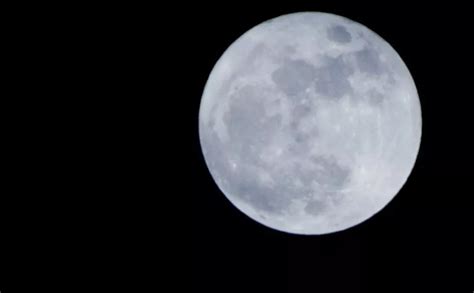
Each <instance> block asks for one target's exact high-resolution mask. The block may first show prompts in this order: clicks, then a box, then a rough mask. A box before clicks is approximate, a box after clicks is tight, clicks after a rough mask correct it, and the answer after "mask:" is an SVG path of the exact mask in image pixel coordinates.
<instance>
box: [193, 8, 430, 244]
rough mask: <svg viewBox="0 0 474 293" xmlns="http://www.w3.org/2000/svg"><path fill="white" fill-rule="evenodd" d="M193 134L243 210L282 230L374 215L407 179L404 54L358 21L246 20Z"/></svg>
mask: <svg viewBox="0 0 474 293" xmlns="http://www.w3.org/2000/svg"><path fill="white" fill-rule="evenodd" d="M199 138H200V143H201V148H202V152H203V155H204V159H205V162H206V164H207V167H208V169H209V171H210V174H211V176H212V178H213V179H214V181H215V182H216V184H217V186H218V187H219V189H220V190H221V191H222V193H223V194H224V195H225V196H226V197H227V198H228V199H229V200H230V202H231V203H232V204H233V205H234V206H235V207H237V208H238V209H239V210H240V211H241V212H243V213H244V214H246V215H247V216H249V217H250V218H252V219H253V220H255V221H257V222H259V223H261V224H263V225H265V226H267V227H270V228H273V229H276V230H279V231H284V232H288V233H295V234H308V235H316V234H326V233H332V232H336V231H341V230H345V229H348V228H350V227H353V226H355V225H357V224H360V223H361V222H363V221H365V220H367V219H369V218H370V217H372V216H373V215H374V214H376V213H377V212H379V211H380V210H382V209H383V207H385V206H386V205H387V204H388V203H389V202H390V201H391V200H392V199H393V198H394V196H395V195H396V194H397V193H398V192H399V191H400V189H401V188H402V186H403V185H404V184H405V182H406V180H407V178H408V176H409V175H410V172H411V170H412V169H413V166H414V163H415V160H416V157H417V154H418V150H419V146H420V140H421V108H420V101H419V98H418V94H417V90H416V87H415V83H414V81H413V79H412V77H411V75H410V72H409V71H408V69H407V67H406V65H405V64H404V62H403V61H402V59H401V58H400V56H399V55H398V54H397V52H396V51H395V50H394V49H393V48H392V47H391V46H390V45H389V44H388V43H387V42H386V41H385V40H383V39H382V38H381V37H380V36H379V35H377V34H376V33H374V32H373V31H371V30H370V29H368V28H367V27H365V26H364V25H362V24H359V23H357V22H354V21H352V20H349V19H347V18H344V17H341V16H337V15H333V14H327V13H318V12H302V13H294V14H288V15H283V16H279V17H276V18H273V19H270V20H268V21H265V22H263V23H261V24H258V25H257V26H255V27H253V28H251V29H250V30H249V31H247V32H246V33H244V34H243V35H242V36H241V37H239V38H238V39H237V40H236V41H235V42H234V43H232V45H231V46H230V47H229V48H228V49H227V50H226V51H225V52H224V53H223V55H222V56H221V57H220V59H219V60H218V61H217V63H216V64H215V66H214V68H213V69H212V72H211V73H210V76H209V79H208V80H207V83H206V86H205V88H204V93H203V96H202V99H201V105H200V109H199Z"/></svg>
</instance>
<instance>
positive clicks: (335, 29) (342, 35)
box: [327, 25, 352, 44]
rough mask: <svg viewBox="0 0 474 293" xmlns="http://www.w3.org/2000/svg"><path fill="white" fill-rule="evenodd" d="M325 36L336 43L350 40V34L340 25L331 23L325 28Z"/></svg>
mask: <svg viewBox="0 0 474 293" xmlns="http://www.w3.org/2000/svg"><path fill="white" fill-rule="evenodd" d="M327 37H328V39H329V40H331V41H333V42H336V43H343V44H344V43H349V42H351V41H352V36H351V34H350V33H349V32H348V31H347V30H346V28H345V27H344V26H342V25H333V26H331V27H329V28H328V29H327Z"/></svg>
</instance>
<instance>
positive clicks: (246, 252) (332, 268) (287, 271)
mask: <svg viewBox="0 0 474 293" xmlns="http://www.w3.org/2000/svg"><path fill="white" fill-rule="evenodd" d="M357 2H358V1H357ZM298 11H322V12H329V13H334V14H339V15H342V16H345V17H348V18H350V19H352V20H354V21H357V22H360V23H362V24H364V25H366V26H367V27H369V28H370V29H372V30H373V31H375V32H376V33H377V34H379V35H380V36H382V37H383V38H384V39H385V40H386V41H388V42H389V43H390V44H391V45H392V46H393V47H394V48H395V49H396V51H397V52H398V53H399V55H400V56H401V57H402V59H403V60H404V61H405V63H406V65H407V66H408V68H409V70H410V72H411V74H412V76H413V78H414V80H415V83H416V85H417V89H418V93H419V97H420V101H421V106H422V117H423V130H422V142H421V149H420V152H419V156H418V158H417V161H416V165H415V167H414V169H413V172H412V174H411V176H410V177H409V179H408V181H407V183H406V184H405V186H404V187H403V188H402V190H401V191H400V193H399V194H398V195H397V196H396V197H395V199H394V200H393V201H392V202H391V203H390V204H389V205H388V206H387V207H386V208H384V209H383V210H382V211H381V212H380V213H378V214H376V215H375V216H374V217H373V218H371V219H369V220H368V221H366V222H364V223H362V224H360V225H358V226H356V227H353V228H351V229H349V230H346V231H343V232H339V233H333V234H328V235H323V236H298V235H291V234H287V233H282V232H278V231H274V230H271V229H268V228H266V227H264V226H262V225H260V224H258V223H256V222H254V221H253V220H251V219H250V218H248V217H247V216H245V215H244V214H242V213H241V212H240V211H238V210H237V209H236V208H234V207H233V206H232V204H231V203H230V202H229V201H228V200H227V199H226V198H225V196H224V195H223V194H222V193H221V192H220V191H219V189H218V187H217V186H216V184H215V183H214V182H213V180H212V178H211V176H210V174H209V172H208V170H207V167H206V165H205V162H204V159H203V157H202V153H201V150H200V145H199V137H198V127H197V121H198V111H199V103H200V98H201V95H202V91H203V89H204V86H205V83H206V80H207V77H208V75H209V73H210V71H211V70H212V67H213V66H214V64H215V62H216V61H217V60H218V58H219V57H220V56H221V54H222V53H223V52H224V51H225V49H226V48H227V47H228V46H229V45H230V44H231V43H232V42H233V41H234V40H235V39H237V38H238V37H239V36H240V35H242V34H243V33H244V32H245V31H247V30H248V29H250V28H252V27H253V26H255V25H256V24H258V23H260V22H263V21H265V20H268V19H270V18H272V17H276V16H279V15H282V14H287V13H292V12H298ZM185 16H186V17H185V19H186V21H185V25H183V33H184V32H185V35H186V40H187V43H188V45H189V47H188V48H189V51H188V52H187V57H188V58H186V61H187V62H188V63H187V64H188V67H187V68H188V71H187V76H188V77H189V78H190V86H189V87H188V88H187V92H186V99H187V100H186V103H187V104H188V106H189V110H190V111H189V115H188V118H189V121H188V123H189V124H188V125H189V126H191V127H190V129H189V130H190V132H189V135H190V138H191V144H190V147H191V149H190V151H191V152H192V158H193V160H192V162H191V172H192V174H191V176H192V185H191V187H190V191H189V195H190V197H191V202H192V209H193V213H192V220H191V222H192V242H191V244H190V245H191V250H192V286H193V292H321V293H326V292H405V293H406V292H417V293H419V292H452V293H457V292H472V290H474V277H473V276H474V272H473V252H472V251H473V247H474V242H473V233H474V232H473V231H474V225H473V223H474V221H473V220H474V219H473V218H474V207H473V199H472V198H473V192H472V184H473V182H472V181H473V180H472V174H473V170H472V164H473V158H472V151H473V148H472V142H471V138H472V124H473V123H472V120H471V119H472V116H473V115H472V114H473V113H472V105H473V102H472V99H473V94H472V84H473V82H472V76H473V74H472V57H471V55H472V45H471V39H472V23H471V19H472V17H473V15H472V12H471V10H470V9H469V7H467V6H466V7H462V6H459V5H457V4H455V3H445V4H439V5H433V4H429V5H428V4H426V5H425V4H423V5H422V4H421V3H420V4H419V6H416V5H414V4H411V5H408V4H402V3H395V2H390V3H385V2H383V1H379V2H378V4H371V5H369V4H366V5H362V4H361V3H359V2H358V3H357V4H352V5H349V6H348V5H347V3H344V4H343V3H337V2H334V1H328V2H325V3H320V2H319V1H312V4H301V5H297V4H291V5H290V4H288V3H287V4H286V5H281V4H279V3H273V4H268V5H265V6H264V5H261V6H258V5H257V4H256V3H252V4H247V5H246V4H244V3H237V2H236V3H223V4H212V5H209V6H207V7H205V6H202V5H196V6H194V7H187V9H186V13H185ZM189 64H190V65H189Z"/></svg>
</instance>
